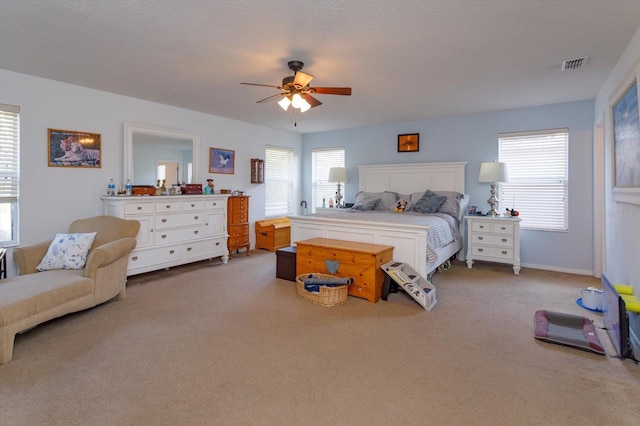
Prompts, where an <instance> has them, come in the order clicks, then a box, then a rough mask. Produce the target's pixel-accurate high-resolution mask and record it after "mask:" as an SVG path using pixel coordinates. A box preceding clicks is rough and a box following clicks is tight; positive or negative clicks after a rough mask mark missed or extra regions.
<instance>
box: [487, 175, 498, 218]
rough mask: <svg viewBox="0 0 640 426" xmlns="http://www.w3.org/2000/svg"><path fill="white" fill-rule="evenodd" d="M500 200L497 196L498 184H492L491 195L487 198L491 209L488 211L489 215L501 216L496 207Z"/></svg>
mask: <svg viewBox="0 0 640 426" xmlns="http://www.w3.org/2000/svg"><path fill="white" fill-rule="evenodd" d="M499 202H500V200H498V198H497V197H496V184H495V183H492V184H491V196H490V197H489V199H488V200H487V203H489V206H490V207H491V209H490V210H489V211H488V212H487V216H500V212H499V211H498V210H497V209H496V207H497V206H498V203H499Z"/></svg>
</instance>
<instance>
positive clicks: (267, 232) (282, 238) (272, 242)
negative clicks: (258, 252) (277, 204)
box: [256, 217, 291, 251]
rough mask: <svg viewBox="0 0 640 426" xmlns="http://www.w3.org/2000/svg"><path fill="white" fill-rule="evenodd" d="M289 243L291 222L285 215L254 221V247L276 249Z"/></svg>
mask: <svg viewBox="0 0 640 426" xmlns="http://www.w3.org/2000/svg"><path fill="white" fill-rule="evenodd" d="M290 245H291V222H290V221H289V219H288V218H286V217H281V218H278V219H267V220H257V221H256V249H266V250H269V251H276V250H278V249H280V248H283V247H289V246H290Z"/></svg>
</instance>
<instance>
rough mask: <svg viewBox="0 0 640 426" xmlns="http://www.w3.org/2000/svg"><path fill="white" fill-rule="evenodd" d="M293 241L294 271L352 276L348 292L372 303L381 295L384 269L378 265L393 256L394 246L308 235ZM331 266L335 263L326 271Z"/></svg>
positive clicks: (299, 273) (297, 272) (298, 272)
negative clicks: (294, 245) (294, 250)
mask: <svg viewBox="0 0 640 426" xmlns="http://www.w3.org/2000/svg"><path fill="white" fill-rule="evenodd" d="M296 244H297V254H296V274H298V275H301V274H306V273H313V272H319V273H327V272H328V273H330V274H331V275H335V276H337V277H343V278H347V277H353V278H354V279H355V283H353V284H351V285H350V286H349V295H350V296H356V297H362V298H364V299H367V300H368V301H369V302H372V303H375V302H377V301H378V300H379V299H380V296H382V287H383V284H384V277H385V273H384V271H383V270H382V269H381V266H382V265H383V264H385V263H387V262H390V261H391V260H392V259H393V246H387V245H382V244H370V243H358V242H353V241H343V240H334V239H330V238H311V239H310V240H303V241H298V242H297V243H296ZM330 266H331V267H333V268H335V267H337V271H335V273H332V272H333V271H329V270H328V269H329V267H330Z"/></svg>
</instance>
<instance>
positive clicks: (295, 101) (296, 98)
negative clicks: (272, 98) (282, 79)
mask: <svg viewBox="0 0 640 426" xmlns="http://www.w3.org/2000/svg"><path fill="white" fill-rule="evenodd" d="M302 102H304V99H302V96H300V94H299V93H296V94H294V95H293V98H291V105H292V106H293V107H294V108H300V107H301V106H302Z"/></svg>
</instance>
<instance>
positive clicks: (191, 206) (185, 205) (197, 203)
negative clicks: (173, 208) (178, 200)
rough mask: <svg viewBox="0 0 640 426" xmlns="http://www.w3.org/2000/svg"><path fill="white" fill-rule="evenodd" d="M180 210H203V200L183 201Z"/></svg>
mask: <svg viewBox="0 0 640 426" xmlns="http://www.w3.org/2000/svg"><path fill="white" fill-rule="evenodd" d="M182 210H184V211H190V210H204V200H192V201H183V202H182Z"/></svg>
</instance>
